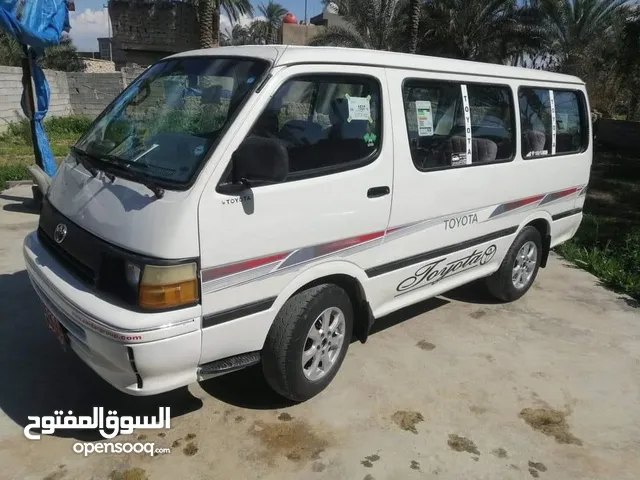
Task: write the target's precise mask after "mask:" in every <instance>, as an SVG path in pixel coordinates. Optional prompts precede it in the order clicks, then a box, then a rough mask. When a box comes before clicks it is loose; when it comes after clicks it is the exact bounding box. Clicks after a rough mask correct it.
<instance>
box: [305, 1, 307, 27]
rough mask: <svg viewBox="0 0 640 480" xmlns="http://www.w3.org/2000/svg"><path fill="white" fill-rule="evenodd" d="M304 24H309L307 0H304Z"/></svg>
mask: <svg viewBox="0 0 640 480" xmlns="http://www.w3.org/2000/svg"><path fill="white" fill-rule="evenodd" d="M304 24H305V25H306V24H307V0H304Z"/></svg>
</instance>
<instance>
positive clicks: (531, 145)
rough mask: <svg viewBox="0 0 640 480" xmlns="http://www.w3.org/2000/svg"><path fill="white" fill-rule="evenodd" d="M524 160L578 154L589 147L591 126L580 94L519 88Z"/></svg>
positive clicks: (566, 91)
mask: <svg viewBox="0 0 640 480" xmlns="http://www.w3.org/2000/svg"><path fill="white" fill-rule="evenodd" d="M518 101H519V104H520V124H521V131H522V140H521V141H522V157H523V158H525V159H530V158H535V157H546V156H552V155H563V154H568V153H577V152H580V151H582V150H584V149H585V148H586V147H587V144H588V136H587V131H588V126H587V124H586V115H585V114H584V113H583V111H584V109H583V102H582V96H581V94H580V93H579V92H574V91H568V90H553V89H542V88H520V90H519V92H518Z"/></svg>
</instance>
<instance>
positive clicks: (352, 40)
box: [309, 0, 408, 50]
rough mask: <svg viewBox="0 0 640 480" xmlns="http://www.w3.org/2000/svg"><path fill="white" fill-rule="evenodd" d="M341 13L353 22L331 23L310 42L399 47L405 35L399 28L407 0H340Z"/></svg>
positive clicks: (335, 44) (379, 48) (356, 46)
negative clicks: (342, 25)
mask: <svg viewBox="0 0 640 480" xmlns="http://www.w3.org/2000/svg"><path fill="white" fill-rule="evenodd" d="M336 3H337V5H338V9H339V10H338V11H339V14H340V15H341V16H342V18H343V19H344V20H346V21H347V22H348V23H349V24H350V26H348V27H341V26H330V27H327V28H326V30H324V31H323V32H321V33H319V34H318V35H316V36H315V37H313V38H312V39H311V41H310V42H309V44H310V45H317V46H319V45H330V46H335V47H352V48H370V49H376V50H397V49H398V48H399V45H400V44H401V43H402V42H403V40H404V38H406V30H405V31H403V29H402V28H400V26H401V25H403V24H404V20H405V19H406V18H407V17H406V8H403V7H406V6H407V5H408V0H340V1H338V2H336Z"/></svg>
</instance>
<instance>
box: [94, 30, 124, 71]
mask: <svg viewBox="0 0 640 480" xmlns="http://www.w3.org/2000/svg"><path fill="white" fill-rule="evenodd" d="M98 52H99V56H98V57H97V58H99V59H100V60H110V61H112V62H113V63H114V64H115V66H116V70H117V71H120V70H122V67H124V66H125V65H126V59H125V53H124V52H123V51H122V50H120V49H119V48H116V47H115V46H114V45H113V39H112V38H108V37H101V38H98Z"/></svg>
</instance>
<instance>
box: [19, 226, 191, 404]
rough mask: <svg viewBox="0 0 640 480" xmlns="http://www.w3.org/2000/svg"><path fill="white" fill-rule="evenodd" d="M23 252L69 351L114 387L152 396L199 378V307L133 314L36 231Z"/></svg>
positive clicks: (30, 275) (40, 295) (37, 290)
mask: <svg viewBox="0 0 640 480" xmlns="http://www.w3.org/2000/svg"><path fill="white" fill-rule="evenodd" d="M23 253H24V258H25V264H26V267H27V272H28V274H29V279H30V280H31V283H32V285H33V287H34V289H35V291H36V293H37V294H38V296H39V297H40V299H41V300H42V302H43V303H44V304H45V305H46V306H47V307H48V308H49V309H50V310H51V311H52V312H53V313H54V314H55V316H56V317H57V318H58V320H59V321H60V323H61V324H62V325H63V327H64V328H65V330H66V332H67V336H68V338H69V345H70V347H71V349H72V350H73V351H74V352H75V353H76V354H77V355H78V356H79V357H80V358H81V359H82V360H83V361H84V362H85V363H86V364H87V365H89V367H91V368H92V369H93V370H94V371H95V372H96V373H97V374H98V375H100V376H101V377H102V378H103V379H105V380H106V381H107V382H109V383H110V384H111V385H113V386H114V387H116V388H117V389H119V390H121V391H123V392H125V393H128V394H131V395H154V394H157V393H162V392H166V391H169V390H173V389H176V388H179V387H182V386H184V385H188V384H190V383H192V382H195V381H196V380H197V367H198V362H199V360H200V349H201V330H200V325H201V309H200V306H193V307H189V308H185V309H180V310H174V311H169V312H158V313H139V312H133V311H131V310H128V309H125V308H122V307H120V306H118V305H116V304H113V303H110V302H108V301H106V300H104V299H103V298H101V297H99V296H97V295H96V293H95V292H94V291H92V290H91V289H89V288H88V287H86V285H84V284H83V283H82V282H81V281H80V280H78V279H77V278H75V277H74V276H72V275H71V274H70V273H69V272H68V271H67V270H65V268H64V267H63V266H62V265H61V264H60V263H59V262H58V261H57V260H56V259H55V258H54V257H53V256H52V255H51V254H50V252H49V251H48V250H47V249H46V248H45V247H44V246H43V245H42V243H41V242H40V241H39V239H38V236H37V234H36V232H33V233H30V234H29V235H27V237H26V238H25V240H24V246H23Z"/></svg>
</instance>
